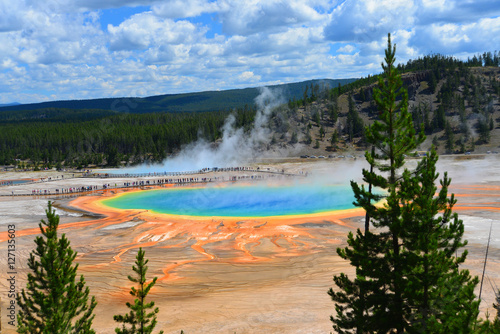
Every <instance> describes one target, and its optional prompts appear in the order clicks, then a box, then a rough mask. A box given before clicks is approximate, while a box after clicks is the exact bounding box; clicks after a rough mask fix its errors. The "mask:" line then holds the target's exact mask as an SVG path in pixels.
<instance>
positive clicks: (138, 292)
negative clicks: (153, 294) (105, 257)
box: [114, 248, 163, 334]
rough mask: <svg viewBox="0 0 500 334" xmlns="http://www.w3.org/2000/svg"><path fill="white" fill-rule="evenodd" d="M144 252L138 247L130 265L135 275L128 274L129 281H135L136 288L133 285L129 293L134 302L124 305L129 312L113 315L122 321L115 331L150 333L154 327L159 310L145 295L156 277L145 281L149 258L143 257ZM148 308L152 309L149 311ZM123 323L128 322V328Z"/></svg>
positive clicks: (127, 333)
mask: <svg viewBox="0 0 500 334" xmlns="http://www.w3.org/2000/svg"><path fill="white" fill-rule="evenodd" d="M144 254H145V252H144V251H143V250H142V248H139V252H138V253H137V257H136V261H135V266H132V269H133V270H134V272H135V273H136V277H132V276H130V275H129V276H128V279H129V280H130V281H131V282H134V283H137V285H138V288H137V289H136V288H135V287H132V288H131V289H130V294H131V295H132V296H134V297H136V299H135V301H134V304H131V303H129V302H127V303H126V305H127V307H128V308H129V309H130V312H129V313H126V314H125V315H115V316H114V319H115V321H116V322H120V323H123V325H122V328H121V329H120V328H116V329H115V332H116V333H118V334H151V333H152V332H153V329H154V328H155V327H156V323H157V320H156V314H157V313H158V312H159V309H158V307H156V308H155V307H154V306H155V303H154V302H153V301H151V302H149V303H146V297H147V295H148V293H149V291H150V290H151V288H152V287H153V286H154V285H155V283H156V280H157V279H158V277H155V278H154V279H153V280H152V281H151V282H149V283H146V273H147V271H148V267H147V263H148V262H149V260H145V259H144ZM150 309H152V310H151V311H150ZM125 324H128V325H129V328H127V327H126V326H125ZM159 334H163V331H160V333H159Z"/></svg>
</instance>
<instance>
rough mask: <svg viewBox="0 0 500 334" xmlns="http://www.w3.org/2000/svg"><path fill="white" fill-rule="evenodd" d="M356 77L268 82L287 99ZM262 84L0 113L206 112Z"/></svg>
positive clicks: (228, 105) (240, 102)
mask: <svg viewBox="0 0 500 334" xmlns="http://www.w3.org/2000/svg"><path fill="white" fill-rule="evenodd" d="M355 80H357V79H354V78H352V79H335V80H332V79H317V80H308V81H303V82H297V83H288V84H281V85H273V86H267V87H269V88H271V89H277V90H279V91H280V93H281V95H282V97H283V98H285V99H286V100H288V99H293V98H297V99H298V98H301V97H302V96H303V93H304V90H305V88H306V87H309V86H311V84H313V85H316V84H318V85H320V86H321V85H325V86H326V85H328V86H330V87H331V88H334V87H337V86H338V85H339V84H340V85H342V86H343V85H345V84H348V83H351V82H354V81H355ZM259 89H260V88H258V87H254V88H244V89H230V90H223V91H205V92H197V93H184V94H164V95H156V96H149V97H143V98H138V97H121V98H99V99H88V100H65V101H51V102H41V103H30V104H18V105H14V104H10V105H0V113H1V112H5V111H17V110H39V109H49V108H56V109H61V108H62V109H73V110H81V109H86V110H109V111H114V112H130V113H134V114H135V113H137V114H142V113H151V112H171V113H177V112H203V111H219V110H229V109H234V108H242V107H244V106H245V105H249V106H250V105H253V104H254V100H255V98H256V97H257V96H258V95H259V94H260V91H259Z"/></svg>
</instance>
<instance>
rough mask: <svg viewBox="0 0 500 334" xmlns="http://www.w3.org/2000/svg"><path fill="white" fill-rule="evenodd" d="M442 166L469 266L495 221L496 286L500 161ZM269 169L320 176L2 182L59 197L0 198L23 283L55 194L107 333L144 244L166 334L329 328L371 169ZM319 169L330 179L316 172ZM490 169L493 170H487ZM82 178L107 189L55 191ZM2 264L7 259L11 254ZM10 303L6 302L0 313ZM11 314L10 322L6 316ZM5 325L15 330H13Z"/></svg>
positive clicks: (346, 165)
mask: <svg viewBox="0 0 500 334" xmlns="http://www.w3.org/2000/svg"><path fill="white" fill-rule="evenodd" d="M443 160H444V159H443ZM444 163H446V167H445V170H450V173H451V177H452V178H453V181H452V188H451V191H452V192H453V193H455V194H456V197H457V198H458V203H457V205H456V208H455V209H456V212H458V214H459V216H460V218H461V219H463V220H464V223H465V226H466V238H467V239H468V240H469V245H468V246H467V248H468V250H469V252H470V253H469V257H468V260H467V263H466V267H467V268H469V269H470V270H471V271H472V273H473V274H474V275H481V272H482V268H483V263H484V261H483V260H484V250H485V245H486V243H487V240H488V231H489V227H490V226H491V225H492V224H493V227H494V229H493V233H492V238H491V245H490V252H489V260H488V266H487V272H486V273H487V279H485V281H486V282H488V280H491V282H492V283H493V284H497V285H498V284H500V277H499V274H498V273H499V272H500V270H498V269H499V268H500V261H499V260H498V259H499V258H500V253H499V250H498V244H499V242H500V239H499V238H500V235H499V234H498V230H497V229H495V226H498V225H497V222H498V221H499V220H498V218H497V214H498V212H499V211H500V205H499V203H500V168H498V167H497V166H498V163H497V160H493V159H492V160H491V161H489V160H485V161H481V160H471V161H454V160H450V161H447V162H446V161H445V162H444ZM267 167H271V169H274V170H276V171H281V170H282V169H285V170H290V171H291V172H292V173H295V174H297V173H299V172H300V171H309V172H310V174H311V175H313V176H312V177H309V178H304V177H298V178H291V179H287V180H282V181H276V182H275V181H274V180H267V181H249V180H248V178H250V177H251V176H252V175H253V176H259V175H263V174H262V173H260V174H258V173H252V172H239V173H235V174H231V173H226V174H223V173H220V174H217V175H215V174H214V175H212V177H213V176H217V177H220V176H222V175H224V176H225V179H226V180H228V179H230V177H233V176H236V177H242V178H243V176H246V178H244V180H243V181H238V182H227V181H226V182H221V183H215V182H212V183H208V184H204V183H191V184H189V185H176V184H162V185H150V186H147V187H136V188H127V189H113V187H114V185H115V183H116V184H117V185H118V186H119V185H120V184H123V182H133V181H138V180H139V181H141V180H142V181H144V182H146V181H153V180H155V177H154V176H151V177H143V178H128V179H127V178H126V177H122V178H117V177H113V178H110V179H99V178H87V179H83V178H71V176H72V175H65V177H64V179H61V177H59V179H56V181H51V182H47V183H44V182H42V183H35V184H16V185H12V186H8V187H3V188H0V195H1V194H3V195H9V194H10V193H11V191H14V192H19V193H21V192H22V191H27V192H31V191H32V189H33V188H35V189H36V188H39V189H50V190H51V193H52V194H53V195H51V196H49V195H47V196H28V197H22V196H20V197H11V196H4V197H0V214H1V216H2V217H3V220H5V223H4V224H15V226H16V255H17V260H18V262H17V267H16V270H17V276H16V279H17V282H18V283H17V284H18V286H17V288H18V289H20V288H21V287H22V285H23V284H24V282H25V277H26V274H27V266H26V259H27V258H28V256H29V252H30V251H31V250H32V249H33V246H34V243H33V239H34V238H35V236H37V235H39V228H38V222H39V221H40V219H43V218H44V216H45V213H44V209H45V208H46V206H47V201H48V200H51V201H55V206H56V208H57V210H58V214H59V215H60V216H61V225H60V233H65V234H66V235H67V237H68V239H69V240H70V241H71V245H72V247H73V249H74V250H76V251H77V252H78V257H77V259H76V261H77V262H78V263H79V273H81V274H83V275H84V276H85V280H86V282H87V284H88V286H89V287H90V290H91V294H92V295H95V296H96V298H97V300H98V306H97V309H96V310H97V312H96V318H95V320H94V327H95V328H96V332H97V333H103V334H108V333H109V334H111V333H114V328H115V327H116V324H115V323H114V322H113V320H112V319H113V315H114V314H119V313H124V312H126V307H125V302H126V301H131V299H130V295H129V289H130V282H129V281H128V280H127V275H129V274H130V273H131V267H132V264H133V263H134V261H135V256H136V254H137V249H138V248H139V247H142V248H143V249H144V250H145V251H146V257H147V258H148V259H149V263H148V266H149V271H148V277H149V278H152V277H155V276H156V277H158V282H157V284H156V285H155V287H154V288H153V290H152V291H151V298H152V300H154V301H155V302H156V305H157V306H159V308H160V313H159V318H158V320H159V325H158V327H157V329H158V330H160V329H163V330H165V333H169V334H170V333H172V334H173V333H176V334H178V333H179V332H180V330H181V329H182V330H184V332H185V333H186V334H188V333H235V332H236V333H238V334H244V333H248V334H250V333H263V332H268V333H328V332H330V329H331V324H330V321H329V316H330V315H332V314H333V313H334V307H333V304H332V302H331V300H330V297H329V296H328V295H327V294H326V291H327V290H328V289H329V288H330V287H332V286H333V281H332V276H333V275H334V274H338V273H340V272H345V273H347V274H349V275H351V274H353V269H352V267H351V266H350V265H349V264H348V263H345V262H344V261H342V260H340V258H339V257H338V256H337V254H336V249H337V247H339V246H340V247H343V246H345V244H346V241H345V240H346V236H347V234H348V233H349V232H355V231H356V229H357V228H362V226H363V224H364V212H363V211H362V210H359V209H356V208H353V207H352V201H353V197H352V191H351V189H350V187H348V186H346V183H347V181H348V180H350V179H351V178H354V177H355V176H358V177H359V175H361V173H360V166H358V165H356V164H355V162H354V161H352V160H351V161H345V162H342V161H334V162H331V163H326V162H325V163H324V164H318V163H316V164H312V163H311V164H309V165H308V164H305V163H301V164H292V163H290V164H279V165H277V166H274V167H273V166H269V165H265V168H267ZM294 168H295V169H294ZM299 168H300V169H299ZM322 168H323V169H322ZM318 170H319V172H321V173H323V174H320V175H319V176H318V175H317V174H315V173H314V172H315V171H318ZM481 170H484V171H486V170H487V171H488V172H487V173H486V172H478V171H481ZM331 171H338V173H336V174H335V175H334V177H333V178H326V177H324V175H330V174H331ZM353 175H354V177H353ZM53 176H56V174H55V173H54V175H53ZM209 176H210V175H207V177H209ZM15 177H17V178H18V176H17V175H14V174H13V176H12V178H13V179H14V178H15ZM29 177H30V178H31V177H33V178H39V177H46V175H45V174H44V175H43V176H41V175H30V176H29ZM193 177H198V176H196V175H195V176H193ZM332 179H337V180H342V181H343V182H344V184H343V185H338V184H336V183H335V182H331V180H332ZM151 183H152V182H151ZM104 184H107V185H111V187H109V188H107V189H106V190H103V185H104ZM82 185H86V186H95V187H97V188H98V189H99V190H98V191H91V192H86V193H80V194H77V195H71V196H69V195H68V196H56V195H54V194H55V190H56V189H57V188H61V187H78V186H82ZM5 226H6V225H5ZM6 240H7V234H6V232H5V230H4V231H0V251H1V252H3V253H2V254H4V253H5V252H6V244H7V243H6V242H5V241H6ZM0 261H4V262H5V261H6V259H5V258H4V257H1V258H0ZM0 265H2V266H6V265H7V264H6V263H0ZM7 278H8V277H6V276H5V275H3V276H2V277H1V281H0V282H1V283H0V288H1V291H0V292H1V293H2V297H3V296H4V295H5V296H6V291H7V290H6V289H7V286H6V283H5V282H6V279H7ZM482 298H483V300H484V302H483V312H484V311H486V307H487V305H491V304H492V302H493V301H494V295H493V293H492V289H491V288H489V286H487V285H486V284H485V287H484V288H483V297H482ZM6 301H8V300H7V299H5V298H2V301H1V302H2V305H1V306H2V310H5V307H6V304H5V302H6ZM2 320H3V324H6V322H7V320H8V319H7V318H6V314H5V312H2ZM2 330H3V331H5V333H14V332H15V331H10V329H9V328H5V326H4V327H3V328H2ZM3 331H2V333H3Z"/></svg>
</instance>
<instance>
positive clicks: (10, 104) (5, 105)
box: [0, 102, 21, 108]
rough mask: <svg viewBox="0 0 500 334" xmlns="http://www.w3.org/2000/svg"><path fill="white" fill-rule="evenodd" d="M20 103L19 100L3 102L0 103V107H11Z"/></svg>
mask: <svg viewBox="0 0 500 334" xmlns="http://www.w3.org/2000/svg"><path fill="white" fill-rule="evenodd" d="M20 104H21V103H19V102H12V103H4V104H0V108H1V107H12V106H18V105H20Z"/></svg>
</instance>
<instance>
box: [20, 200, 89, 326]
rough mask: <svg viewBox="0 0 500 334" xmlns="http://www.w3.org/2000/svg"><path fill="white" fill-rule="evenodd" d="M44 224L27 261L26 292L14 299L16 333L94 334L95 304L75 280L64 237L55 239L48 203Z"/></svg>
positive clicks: (82, 283)
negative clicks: (29, 271) (16, 309)
mask: <svg viewBox="0 0 500 334" xmlns="http://www.w3.org/2000/svg"><path fill="white" fill-rule="evenodd" d="M45 212H46V215H47V221H45V220H43V219H42V221H41V223H40V224H39V227H40V231H41V233H42V236H38V237H36V238H35V243H36V249H35V250H33V251H32V252H31V254H30V257H29V259H28V267H29V268H30V269H31V270H32V273H29V274H28V282H27V284H26V290H25V289H23V290H22V291H21V293H19V294H18V296H17V302H18V305H19V313H18V316H17V331H18V333H43V334H56V333H57V334H62V333H82V334H83V333H95V332H94V330H92V329H91V326H92V320H93V319H94V315H93V314H92V312H93V310H94V308H95V306H96V305H97V302H96V301H95V298H94V297H92V298H91V301H90V304H89V303H88V300H89V288H88V287H85V280H84V278H83V275H82V276H80V280H77V279H76V272H77V269H78V264H73V261H74V259H75V257H76V255H77V253H76V252H74V251H73V250H72V249H71V247H70V242H69V240H68V239H66V236H65V235H64V234H63V235H62V236H61V237H58V235H57V228H58V226H59V216H58V215H56V214H55V210H52V203H51V202H49V203H48V208H47V210H46V211H45Z"/></svg>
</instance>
